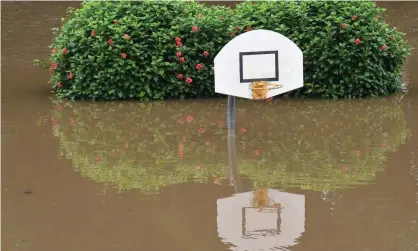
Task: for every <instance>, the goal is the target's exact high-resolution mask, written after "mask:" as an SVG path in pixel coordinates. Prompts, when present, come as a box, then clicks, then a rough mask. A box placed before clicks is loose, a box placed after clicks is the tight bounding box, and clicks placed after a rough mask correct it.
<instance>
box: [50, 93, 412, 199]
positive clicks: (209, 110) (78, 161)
mask: <svg viewBox="0 0 418 251" xmlns="http://www.w3.org/2000/svg"><path fill="white" fill-rule="evenodd" d="M53 103H54V106H55V109H54V110H53V112H52V114H51V118H48V119H46V120H45V121H44V122H48V121H50V123H52V128H53V131H54V134H55V135H56V136H57V137H58V138H59V140H60V146H61V147H60V148H61V151H60V152H61V153H60V154H61V155H62V156H64V157H65V158H68V159H70V160H71V161H72V162H73V164H74V168H75V169H76V170H78V171H79V172H80V173H81V175H82V176H85V177H89V178H91V179H93V180H95V181H98V182H102V183H105V184H108V185H109V186H112V187H117V188H118V189H120V190H125V189H136V188H138V189H140V190H141V191H142V192H144V193H152V192H155V191H156V190H158V189H159V188H161V187H164V186H167V185H171V184H177V183H182V182H186V181H188V180H195V181H196V182H208V181H211V180H212V177H214V176H215V177H218V178H227V175H228V162H227V161H228V149H227V132H226V129H225V128H224V124H225V123H224V119H225V113H224V108H225V106H224V105H223V102H221V101H218V100H212V101H203V102H202V101H199V102H193V103H190V102H187V103H186V102H169V101H166V102H153V103H146V104H144V103H120V104H115V103H96V104H92V103H73V102H64V103H62V102H59V101H53ZM237 107H238V110H237V128H238V130H237V143H236V147H237V160H238V164H239V172H240V174H241V175H242V176H243V177H248V178H249V179H250V180H251V181H252V183H253V185H254V186H269V187H272V186H273V187H281V188H282V189H285V188H287V187H301V188H303V189H311V190H320V191H323V190H332V189H337V188H340V187H347V186H353V185H358V184H363V183H367V182H372V181H373V180H374V176H375V175H376V173H377V172H378V171H380V170H382V168H383V167H384V162H385V160H386V155H387V153H388V152H391V151H396V149H398V147H399V146H400V144H403V143H404V142H405V140H406V139H407V137H408V136H409V131H408V129H407V127H406V121H405V118H404V115H403V111H402V107H401V104H400V102H399V101H398V100H397V97H396V96H395V97H393V98H390V99H377V100H362V101H357V100H356V101H329V102H324V101H300V102H299V101H280V102H278V104H275V102H273V104H271V105H269V104H266V103H264V102H262V103H259V102H255V103H249V102H245V101H238V106H237ZM138 111H140V112H138ZM256 111H263V116H259V117H254V119H251V118H249V116H248V114H252V113H254V112H256ZM157 114H158V117H157V116H156V115H157ZM323 114H326V116H324V115H323ZM243 128H245V130H244V129H243ZM197 165H199V166H200V167H201V168H200V169H199V170H196V168H195V167H196V166H197Z"/></svg>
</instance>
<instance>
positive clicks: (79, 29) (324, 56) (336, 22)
mask: <svg viewBox="0 0 418 251" xmlns="http://www.w3.org/2000/svg"><path fill="white" fill-rule="evenodd" d="M383 14H384V9H381V8H377V7H376V5H375V3H373V2H370V1H335V2H329V1H255V2H244V3H242V4H239V5H238V6H237V8H236V9H230V8H227V7H221V6H206V5H202V4H198V3H197V2H194V1H87V2H84V3H83V4H82V6H81V8H79V9H77V10H74V9H69V10H68V15H67V17H66V18H64V19H63V24H62V27H60V28H55V29H54V33H55V37H54V40H53V43H52V45H51V46H50V48H51V57H50V59H49V62H48V66H49V67H50V70H51V71H52V72H53V75H52V78H51V81H50V82H51V84H52V85H53V87H54V88H55V92H56V96H57V97H58V98H68V99H88V100H91V99H92V100H120V99H139V100H154V99H166V98H191V97H210V96H215V95H217V94H215V93H214V82H213V81H214V77H213V70H212V66H213V59H214V57H215V56H216V54H217V53H218V52H219V51H220V49H221V48H222V47H223V46H224V45H225V44H226V43H228V42H229V41H230V40H231V39H232V38H233V37H235V36H237V35H239V34H241V33H244V32H249V31H251V30H254V29H268V30H273V31H277V32H280V33H282V34H283V35H285V36H287V37H289V38H290V39H292V40H293V41H294V42H295V43H296V44H297V45H298V46H299V47H300V48H301V49H302V51H303V52H304V71H305V73H304V76H305V80H304V82H305V86H304V87H303V88H301V89H299V90H297V91H293V92H292V93H290V95H294V96H308V97H322V98H341V97H345V98H352V97H367V96H379V95H385V94H389V93H393V92H396V91H397V90H399V88H400V86H401V68H402V66H403V64H404V63H405V60H406V57H407V55H408V53H409V46H408V45H407V43H406V41H405V40H404V34H403V33H401V32H399V31H397V30H396V28H390V27H389V26H388V24H386V23H385V21H384V20H383V19H382V16H383Z"/></svg>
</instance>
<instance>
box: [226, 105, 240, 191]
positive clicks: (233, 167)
mask: <svg viewBox="0 0 418 251" xmlns="http://www.w3.org/2000/svg"><path fill="white" fill-rule="evenodd" d="M231 107H232V109H230V108H231ZM234 107H235V98H233V101H232V105H231V103H230V99H229V98H228V155H229V182H230V185H232V186H234V187H235V192H236V193H241V192H243V189H242V185H241V179H240V178H239V172H238V166H237V150H236V144H235V119H234V120H233V122H232V123H230V113H229V111H231V110H232V112H233V113H234V110H235V109H234ZM233 117H234V116H233ZM231 124H232V125H233V126H231Z"/></svg>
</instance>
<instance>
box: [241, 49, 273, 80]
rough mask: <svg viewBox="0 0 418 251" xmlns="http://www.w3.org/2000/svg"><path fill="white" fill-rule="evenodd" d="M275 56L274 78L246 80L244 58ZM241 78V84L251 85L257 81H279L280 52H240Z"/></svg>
mask: <svg viewBox="0 0 418 251" xmlns="http://www.w3.org/2000/svg"><path fill="white" fill-rule="evenodd" d="M268 54H273V55H274V64H275V65H274V69H275V72H274V76H271V77H268V78H250V79H245V78H244V67H243V57H245V56H254V55H268ZM239 78H240V83H249V82H255V81H279V52H278V51H251V52H240V53H239Z"/></svg>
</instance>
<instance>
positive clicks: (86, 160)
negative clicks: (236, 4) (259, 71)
mask: <svg viewBox="0 0 418 251" xmlns="http://www.w3.org/2000/svg"><path fill="white" fill-rule="evenodd" d="M78 5H79V3H77V2H2V8H1V12H2V13H1V14H2V15H1V22H2V30H1V32H2V34H1V35H2V41H1V44H2V48H1V50H2V51H1V53H2V75H1V83H2V92H1V95H2V96H1V98H2V135H1V136H2V153H1V154H2V163H1V164H2V250H5V251H29V250H30V251H55V250H60V251H67V250H68V251H73V250H79V251H84V250H86V251H95V250H97V251H118V250H123V251H128V250H144V251H160V250H170V251H177V250H178V251H195V250H202V251H204V250H208V251H223V250H225V251H226V250H240V251H241V250H288V251H316V250H321V251H335V250H338V251H417V250H418V167H417V161H418V119H417V118H416V116H414V110H415V109H418V73H417V71H416V70H414V69H415V68H416V65H418V54H417V52H416V50H414V51H413V52H412V55H411V56H410V57H409V59H408V62H407V65H406V67H405V70H404V81H405V83H407V85H408V87H409V92H408V93H403V94H398V95H393V96H390V97H385V98H378V99H366V100H351V101H347V100H341V101H322V100H296V99H282V98H280V99H276V100H274V101H273V102H271V103H266V102H251V101H247V100H237V104H236V107H237V111H236V114H237V117H236V119H237V128H236V132H235V134H233V135H234V137H233V138H230V139H234V140H235V144H230V147H229V148H228V131H227V130H226V128H225V119H226V99H225V98H222V99H211V100H187V101H166V102H148V103H144V102H107V103H103V102H96V103H93V102H61V101H57V100H55V99H54V98H53V97H52V96H51V94H50V93H49V84H48V83H47V81H48V77H49V72H48V71H44V70H42V69H39V68H37V67H34V66H33V59H35V58H46V57H47V55H48V52H49V49H48V48H47V46H48V45H49V44H50V41H51V30H50V29H51V28H52V27H54V26H57V25H59V23H60V18H61V17H62V16H63V15H64V13H65V10H66V8H67V7H69V6H72V7H77V6H78ZM378 5H380V6H382V7H385V8H387V17H386V19H387V21H388V22H389V23H390V24H392V25H396V26H397V27H398V28H399V29H400V30H402V31H403V32H405V33H406V34H407V38H408V40H409V42H410V43H411V44H412V45H413V46H414V47H417V46H418V2H379V3H378ZM230 133H231V132H230ZM231 142H233V141H231ZM234 151H235V152H236V156H235V158H232V160H233V163H236V165H229V162H228V159H229V153H233V152H234ZM267 205H269V206H271V208H270V209H269V210H267V209H261V210H260V209H258V207H263V206H267ZM254 207H255V208H254Z"/></svg>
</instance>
